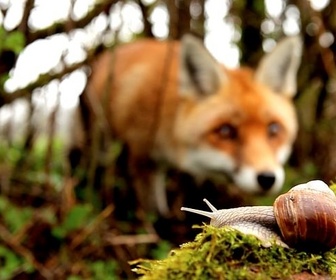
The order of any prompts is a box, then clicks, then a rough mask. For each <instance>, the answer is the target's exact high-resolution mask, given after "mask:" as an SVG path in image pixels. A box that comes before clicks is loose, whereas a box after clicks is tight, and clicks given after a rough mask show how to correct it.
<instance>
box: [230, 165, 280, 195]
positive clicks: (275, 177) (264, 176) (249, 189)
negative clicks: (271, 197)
mask: <svg viewBox="0 0 336 280" xmlns="http://www.w3.org/2000/svg"><path fill="white" fill-rule="evenodd" d="M284 179H285V172H284V169H283V167H282V166H279V167H276V168H275V169H274V170H263V171H256V170H253V169H252V168H249V167H243V168H241V169H240V170H239V171H238V172H237V173H235V174H234V175H233V181H234V183H235V184H236V185H237V187H239V188H240V189H242V190H243V191H244V192H246V193H252V194H276V193H278V192H279V191H280V190H281V187H282V185H283V183H284Z"/></svg>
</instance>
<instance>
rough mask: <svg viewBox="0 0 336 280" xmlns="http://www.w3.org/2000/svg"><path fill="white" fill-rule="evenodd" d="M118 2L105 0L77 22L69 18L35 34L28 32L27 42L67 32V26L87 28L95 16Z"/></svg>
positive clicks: (116, 0)
mask: <svg viewBox="0 0 336 280" xmlns="http://www.w3.org/2000/svg"><path fill="white" fill-rule="evenodd" d="M117 2H118V0H106V1H99V2H98V3H97V4H95V5H94V7H93V8H92V10H91V11H89V12H88V13H87V15H86V16H85V17H83V18H81V19H79V20H77V21H73V20H72V19H71V18H70V19H69V20H68V21H65V22H61V23H55V24H54V25H52V26H49V27H47V28H45V29H40V30H37V31H35V32H30V34H29V36H28V37H29V40H30V42H33V41H35V40H38V39H43V38H46V37H48V36H50V35H54V34H57V33H63V32H68V31H69V25H70V26H71V27H72V28H73V29H76V28H83V27H85V26H87V25H88V24H89V23H90V22H91V21H92V20H93V19H94V18H95V17H96V16H97V15H99V14H100V13H102V12H108V11H109V10H110V8H111V6H112V5H113V4H115V3H117Z"/></svg>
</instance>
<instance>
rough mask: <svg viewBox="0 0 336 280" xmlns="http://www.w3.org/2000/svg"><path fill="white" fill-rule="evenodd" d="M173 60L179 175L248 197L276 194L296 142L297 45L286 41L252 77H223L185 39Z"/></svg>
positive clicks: (242, 72)
mask: <svg viewBox="0 0 336 280" xmlns="http://www.w3.org/2000/svg"><path fill="white" fill-rule="evenodd" d="M181 44H182V45H181V54H180V57H181V59H180V73H179V77H180V80H179V87H180V88H179V92H180V95H181V96H180V97H181V99H182V100H183V102H180V105H179V108H178V114H177V118H176V123H175V126H174V127H175V138H176V142H177V143H179V147H178V151H179V152H178V157H177V159H178V164H179V165H180V168H181V169H183V170H185V171H187V172H190V173H192V174H194V175H195V176H198V177H213V178H214V177H223V176H227V175H229V176H230V177H231V178H232V180H233V182H234V183H235V185H237V186H238V187H240V188H241V189H242V190H243V191H245V192H248V193H261V194H265V193H267V194H268V193H276V192H278V191H279V190H280V189H281V187H282V185H283V183H284V179H285V174H284V167H283V165H284V163H285V162H286V160H287V159H288V157H289V155H290V152H291V147H292V144H293V142H294V140H295V138H296V134H297V129H298V125H297V118H296V114H295V108H294V105H293V101H292V98H293V96H294V95H295V93H296V75H297V71H298V68H299V65H300V60H301V52H302V42H301V39H300V38H299V37H287V38H285V39H284V40H282V41H281V42H280V43H278V44H277V46H276V47H275V49H274V50H273V51H272V52H271V53H268V54H266V55H265V56H264V57H263V58H262V60H261V61H260V64H259V66H258V67H257V69H256V70H255V71H253V70H252V69H249V68H246V69H245V68H239V69H236V70H228V69H226V68H225V67H224V66H222V65H220V64H219V63H217V62H216V60H215V59H214V58H213V57H212V56H211V55H210V53H209V52H208V51H207V50H206V49H205V48H204V46H203V44H202V43H201V42H200V41H199V40H198V39H196V38H194V37H192V36H190V35H186V36H184V38H183V39H182V43H181Z"/></svg>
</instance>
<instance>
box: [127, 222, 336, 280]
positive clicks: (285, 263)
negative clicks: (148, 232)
mask: <svg viewBox="0 0 336 280" xmlns="http://www.w3.org/2000/svg"><path fill="white" fill-rule="evenodd" d="M202 229H203V232H202V233H200V234H198V235H197V236H196V238H195V240H194V241H192V242H189V243H185V244H183V245H181V247H180V248H178V249H175V250H172V251H171V252H170V254H169V256H168V257H167V258H166V259H164V260H143V259H141V260H136V261H133V262H131V264H132V265H133V266H135V268H134V271H135V272H136V273H138V274H139V275H142V276H141V278H140V279H141V280H154V279H175V280H179V279H181V280H182V279H183V280H184V279H199V280H201V279H228V280H229V279H286V278H288V277H290V276H293V275H294V276H295V275H302V273H308V274H309V275H328V276H336V249H333V250H331V251H328V252H319V253H307V252H303V251H297V250H295V249H288V248H283V247H280V246H276V245H274V246H271V247H268V248H264V247H262V246H261V243H260V241H259V240H258V239H256V238H255V237H253V236H249V235H243V234H240V233H239V232H237V231H235V230H232V229H229V228H225V227H224V228H215V227H213V226H208V225H204V226H202ZM308 274H307V275H308Z"/></svg>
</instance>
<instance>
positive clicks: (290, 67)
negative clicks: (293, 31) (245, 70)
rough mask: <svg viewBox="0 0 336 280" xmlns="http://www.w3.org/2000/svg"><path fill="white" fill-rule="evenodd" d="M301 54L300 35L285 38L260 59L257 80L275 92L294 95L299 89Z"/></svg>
mask: <svg viewBox="0 0 336 280" xmlns="http://www.w3.org/2000/svg"><path fill="white" fill-rule="evenodd" d="M301 55H302V40H301V38H300V37H299V36H292V37H287V38H285V39H283V40H282V41H280V42H279V43H278V44H277V46H276V47H275V49H274V50H273V51H272V52H271V53H269V54H267V55H265V56H264V57H263V59H262V60H261V61H260V64H259V66H258V68H257V71H256V76H255V78H256V80H257V81H259V82H261V83H263V84H265V85H267V86H269V87H270V88H271V89H272V90H274V91H275V92H279V93H282V94H285V95H287V96H289V97H293V96H294V95H295V94H296V90H297V85H296V79H297V72H298V69H299V66H300V62H301Z"/></svg>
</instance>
